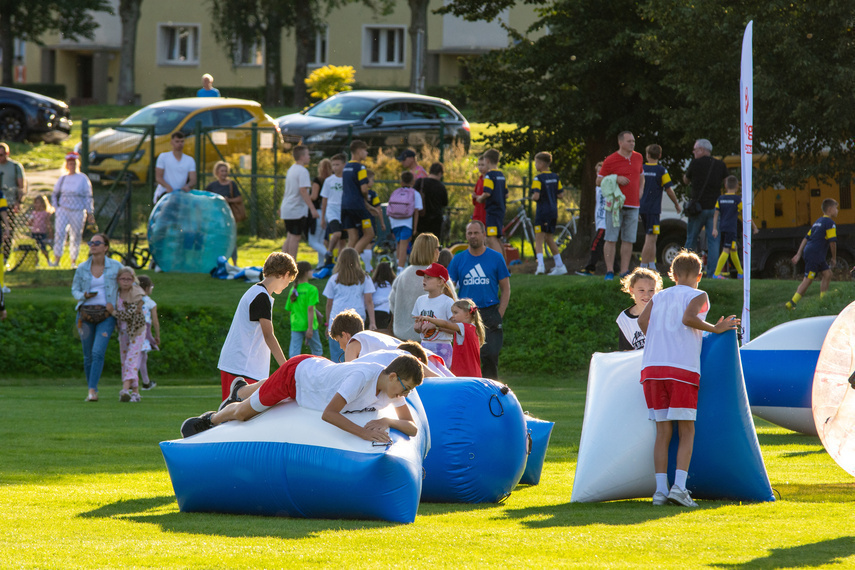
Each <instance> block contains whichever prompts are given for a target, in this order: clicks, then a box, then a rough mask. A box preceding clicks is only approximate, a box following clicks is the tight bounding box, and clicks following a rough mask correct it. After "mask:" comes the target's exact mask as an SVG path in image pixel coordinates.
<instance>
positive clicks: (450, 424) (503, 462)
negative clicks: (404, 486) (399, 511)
mask: <svg viewBox="0 0 855 570" xmlns="http://www.w3.org/2000/svg"><path fill="white" fill-rule="evenodd" d="M419 396H420V397H421V400H422V403H423V404H424V408H425V413H426V414H427V417H428V419H429V420H430V428H431V441H432V446H431V450H430V453H429V454H428V456H427V458H426V459H425V462H424V468H425V480H424V484H423V487H422V500H423V501H427V502H434V503H495V502H498V501H501V500H502V499H504V498H506V497H507V496H508V495H510V494H511V491H513V489H514V487H516V485H517V483H519V481H520V478H521V477H522V474H523V470H524V469H525V462H526V436H527V434H526V424H525V417H524V414H523V411H522V408H521V407H520V403H519V401H518V400H517V398H516V396H515V395H514V393H513V392H511V391H510V389H508V388H507V386H504V385H502V384H499V383H497V382H493V381H492V380H486V379H483V378H425V381H424V383H423V384H422V385H421V386H419Z"/></svg>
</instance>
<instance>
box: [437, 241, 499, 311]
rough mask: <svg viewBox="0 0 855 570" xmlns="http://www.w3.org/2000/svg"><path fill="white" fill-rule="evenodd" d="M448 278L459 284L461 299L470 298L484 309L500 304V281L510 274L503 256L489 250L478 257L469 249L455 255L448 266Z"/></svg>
mask: <svg viewBox="0 0 855 570" xmlns="http://www.w3.org/2000/svg"><path fill="white" fill-rule="evenodd" d="M448 276H449V277H450V278H451V280H452V281H453V282H454V283H456V284H457V287H458V297H459V298H461V299H465V298H467V297H468V298H470V299H472V300H473V301H475V305H476V306H478V307H479V308H483V307H492V306H493V305H495V304H497V303H498V302H499V281H501V280H502V279H504V278H506V277H509V276H510V273H509V272H508V267H507V266H506V265H505V258H504V257H502V254H500V253H499V252H497V251H494V250H492V249H489V248H487V250H486V251H485V252H484V253H482V254H481V255H479V256H477V257H476V256H474V255H472V254H471V253H469V250H468V249H467V250H464V251H461V252H460V253H458V254H457V255H455V256H454V258H453V259H452V260H451V264H450V265H449V266H448Z"/></svg>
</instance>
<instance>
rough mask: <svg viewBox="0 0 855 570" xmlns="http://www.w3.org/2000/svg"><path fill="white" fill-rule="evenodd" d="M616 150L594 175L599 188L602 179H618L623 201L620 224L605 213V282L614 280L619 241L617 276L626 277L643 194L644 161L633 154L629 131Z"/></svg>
mask: <svg viewBox="0 0 855 570" xmlns="http://www.w3.org/2000/svg"><path fill="white" fill-rule="evenodd" d="M618 147H619V148H618V150H617V152H614V153H612V154H610V155H609V156H607V157H606V160H604V161H603V167H602V168H601V169H600V172H599V173H598V175H597V186H602V182H603V178H605V177H606V176H608V175H610V174H616V175H617V183H618V187H619V188H620V191H621V192H622V193H623V195H624V197H625V198H626V201H625V202H624V204H623V207H622V208H621V210H620V223H619V224H617V225H615V223H614V221H613V216H612V213H611V212H609V211H606V236H605V237H606V239H605V243H604V244H603V257H604V258H605V260H606V281H611V280H613V279H614V278H615V274H614V263H615V249H616V248H617V240H618V237H620V240H621V245H620V274H621V276H622V277H623V276H625V275H628V274H629V258H630V257H631V256H632V245H633V244H634V243H635V237H636V232H637V229H638V207H639V205H640V203H641V194H642V193H643V192H644V176H643V172H644V157H642V156H641V154H640V153H638V152H635V150H634V149H635V137H634V136H632V133H631V132H629V131H623V132H622V133H620V134H619V135H618Z"/></svg>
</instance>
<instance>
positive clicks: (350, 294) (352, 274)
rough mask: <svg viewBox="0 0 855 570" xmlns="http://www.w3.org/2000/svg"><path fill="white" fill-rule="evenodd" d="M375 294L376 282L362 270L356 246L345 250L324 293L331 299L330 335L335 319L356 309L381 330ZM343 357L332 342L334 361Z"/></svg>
mask: <svg viewBox="0 0 855 570" xmlns="http://www.w3.org/2000/svg"><path fill="white" fill-rule="evenodd" d="M374 291H375V289H374V282H373V281H372V280H371V277H369V276H368V275H366V274H365V272H364V271H363V270H362V267H361V266H360V264H359V254H358V253H356V250H355V249H353V248H352V247H346V248H344V249H343V250H341V252H340V253H339V255H338V262H337V263H336V265H335V269H333V275H332V277H330V279H329V281H327V285H326V287H324V293H323V294H324V297H326V298H327V307H326V321H327V332H329V329H330V327H331V326H332V322H333V319H334V318H335V316H336V315H338V314H339V313H341V312H342V311H345V310H347V309H353V310H354V311H356V313H357V314H358V315H359V316H360V317H361V318H362V320H363V321H365V320H367V321H368V323H369V325H368V328H369V329H370V330H377V323H376V321H375V318H374V298H373V294H374ZM366 317H367V318H366ZM343 358H344V351H343V350H341V347H339V346H338V343H336V342H331V343H330V360H332V361H333V362H341V361H342V359H343Z"/></svg>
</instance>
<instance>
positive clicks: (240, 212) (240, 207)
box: [205, 160, 246, 265]
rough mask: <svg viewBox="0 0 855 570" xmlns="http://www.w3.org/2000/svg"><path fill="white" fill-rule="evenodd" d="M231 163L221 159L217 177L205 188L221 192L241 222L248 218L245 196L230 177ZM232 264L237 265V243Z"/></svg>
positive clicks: (215, 174) (208, 190) (217, 166)
mask: <svg viewBox="0 0 855 570" xmlns="http://www.w3.org/2000/svg"><path fill="white" fill-rule="evenodd" d="M229 172H230V169H229V165H228V163H227V162H223V161H222V160H220V161H219V162H217V163H216V164H215V165H214V176H215V177H216V178H217V179H216V180H214V181H213V182H211V183H210V184H208V186H207V187H206V188H205V192H213V193H214V194H219V195H220V196H222V197H223V198H225V199H226V202H228V204H229V208H231V209H232V215H233V216H234V217H235V222H236V223H238V224H239V223H241V222H242V221H244V220H245V219H246V208H245V207H244V203H243V196H241V194H240V190H238V187H237V183H235V181H234V180H230V179H229ZM232 265H237V243H235V250H234V252H233V253H232Z"/></svg>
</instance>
